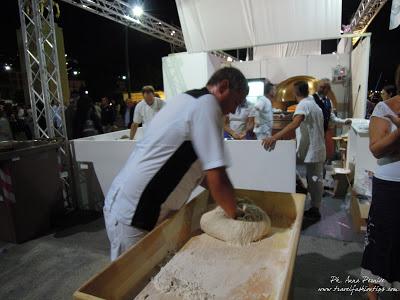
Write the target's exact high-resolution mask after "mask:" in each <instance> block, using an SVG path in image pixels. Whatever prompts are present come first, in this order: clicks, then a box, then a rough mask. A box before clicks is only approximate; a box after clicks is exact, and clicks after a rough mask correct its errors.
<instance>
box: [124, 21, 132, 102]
mask: <svg viewBox="0 0 400 300" xmlns="http://www.w3.org/2000/svg"><path fill="white" fill-rule="evenodd" d="M128 30H129V28H128V26H125V67H126V80H127V81H128V86H127V88H128V98H129V99H130V98H131V91H132V89H131V72H130V68H129V40H128Z"/></svg>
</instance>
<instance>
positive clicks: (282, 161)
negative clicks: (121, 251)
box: [72, 130, 296, 195]
mask: <svg viewBox="0 0 400 300" xmlns="http://www.w3.org/2000/svg"><path fill="white" fill-rule="evenodd" d="M123 135H129V130H122V131H118V132H112V133H108V134H102V135H97V136H93V137H89V138H83V139H77V140H74V141H72V144H73V150H74V158H75V160H76V161H77V162H81V163H85V162H86V163H87V162H91V163H93V166H94V170H95V173H96V176H97V179H98V182H99V183H100V186H101V190H102V192H103V194H104V195H105V194H106V193H107V191H108V189H109V187H110V185H111V182H112V180H113V179H114V177H115V176H116V175H117V173H118V172H119V170H120V169H121V168H122V167H123V165H124V163H125V161H126V160H127V158H128V156H129V155H130V154H131V152H132V150H133V149H134V147H135V144H136V141H135V140H133V141H132V140H129V139H122V140H121V139H119V138H120V137H121V136H123ZM225 146H226V151H227V155H228V157H229V161H230V163H231V165H230V167H229V168H228V174H229V176H230V178H231V180H232V183H233V185H234V186H235V188H243V189H252V190H262V191H275V192H286V193H293V192H295V190H296V144H295V141H294V140H292V141H279V142H278V143H277V145H276V147H275V150H274V151H272V152H267V151H265V150H264V148H263V147H262V146H261V142H260V141H225Z"/></svg>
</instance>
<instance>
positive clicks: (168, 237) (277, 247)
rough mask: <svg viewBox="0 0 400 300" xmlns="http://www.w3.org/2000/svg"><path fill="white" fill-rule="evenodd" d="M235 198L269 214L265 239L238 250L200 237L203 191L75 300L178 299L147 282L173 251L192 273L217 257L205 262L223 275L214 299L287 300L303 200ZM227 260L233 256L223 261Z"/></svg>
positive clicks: (261, 195)
mask: <svg viewBox="0 0 400 300" xmlns="http://www.w3.org/2000/svg"><path fill="white" fill-rule="evenodd" d="M236 194H237V196H238V197H248V198H249V199H252V200H253V201H254V202H255V203H256V204H257V205H258V206H260V207H261V208H262V209H264V210H265V211H266V212H267V213H268V215H269V216H270V218H271V221H272V230H271V233H270V234H269V235H268V236H267V237H266V238H265V239H263V240H261V241H259V242H256V243H252V244H251V245H250V246H246V247H245V248H242V249H241V248H240V247H237V246H236V248H232V247H235V246H230V245H228V244H226V243H224V242H222V241H219V240H215V239H214V238H211V237H209V236H207V235H206V234H204V233H202V232H201V230H200V229H199V227H200V225H199V223H200V217H201V215H202V214H203V213H204V212H206V211H207V209H208V207H209V203H210V201H212V200H211V199H209V194H208V192H207V191H204V192H203V193H201V194H200V195H198V196H197V197H196V198H194V199H193V200H192V201H191V202H189V203H188V204H186V205H185V206H184V207H183V208H182V209H180V210H179V212H177V213H176V214H175V215H174V216H173V217H171V218H169V219H167V220H165V221H164V222H163V223H161V224H160V225H159V226H157V227H156V228H155V229H154V230H153V231H151V232H150V233H149V234H148V235H147V236H146V237H145V238H143V239H142V240H141V241H140V242H139V243H137V244H136V245H134V246H133V247H132V248H131V249H129V250H128V251H127V252H126V253H124V254H123V255H122V256H121V257H119V258H118V259H117V260H116V261H114V262H112V263H111V264H110V265H109V266H107V267H106V268H105V269H104V270H103V271H101V272H100V273H98V274H97V275H95V276H94V277H92V278H91V279H90V280H89V281H88V282H86V283H85V284H84V285H83V286H82V287H81V288H79V289H78V290H77V291H76V292H75V293H74V295H73V297H74V299H75V300H100V299H108V300H128V299H129V300H131V299H147V300H150V299H160V300H164V299H165V300H167V299H168V300H170V299H171V300H172V299H181V298H182V297H180V296H179V295H175V294H172V293H166V294H165V293H162V292H160V291H158V290H157V289H156V288H155V287H154V285H153V282H151V281H150V280H151V278H152V277H153V276H155V275H156V274H157V273H158V272H159V270H160V265H161V264H165V263H166V262H167V261H168V260H169V259H170V257H171V256H172V255H171V254H173V253H176V254H175V256H176V257H178V255H180V254H181V253H184V252H185V251H190V254H192V255H193V256H194V258H193V264H194V265H193V266H187V267H188V268H191V267H193V272H196V265H195V264H196V263H201V261H202V260H203V262H206V261H205V260H206V259H207V257H209V256H211V257H214V258H217V259H216V262H217V263H216V264H209V265H210V266H211V269H210V272H220V273H221V277H224V278H220V277H218V278H219V280H217V281H216V282H217V284H218V283H219V282H221V283H222V282H225V284H224V285H223V286H221V290H222V291H223V294H224V295H227V296H226V297H215V299H255V300H258V299H260V300H261V299H288V298H289V290H290V284H291V279H292V274H293V268H294V262H295V258H296V252H297V246H298V242H299V237H300V230H301V223H302V219H303V209H304V201H305V196H304V195H302V194H287V193H272V192H261V191H250V190H236ZM213 249H214V250H215V253H213V252H212V251H213ZM203 250H204V251H208V254H207V255H209V256H207V255H202V253H203V254H204V252H201V251H203ZM239 251H242V252H239ZM218 253H219V255H218ZM238 253H239V254H238ZM242 253H243V254H242ZM214 254H215V256H214ZM241 254H242V255H241ZM196 256H197V257H196ZM230 256H232V257H236V258H235V259H234V260H231V261H229V263H228V261H227V260H229V259H230V258H229V257H230ZM176 257H175V258H176ZM232 257H231V258H232ZM172 262H174V260H173V261H172ZM172 262H171V263H172ZM218 263H220V264H224V265H225V266H227V265H229V268H228V269H227V270H228V271H227V272H223V271H221V269H220V268H219V267H218ZM174 266H175V265H174ZM184 267H185V268H186V266H184ZM203 271H204V268H203ZM206 271H207V270H206ZM246 272H247V273H246ZM243 274H245V275H243ZM214 275H215V274H214ZM218 276H219V275H218ZM239 276H242V277H239ZM246 276H248V277H246ZM243 277H244V278H243ZM238 280H239V281H240V280H242V282H241V283H240V284H239V285H237V286H235V287H234V288H232V287H230V286H229V283H230V282H238Z"/></svg>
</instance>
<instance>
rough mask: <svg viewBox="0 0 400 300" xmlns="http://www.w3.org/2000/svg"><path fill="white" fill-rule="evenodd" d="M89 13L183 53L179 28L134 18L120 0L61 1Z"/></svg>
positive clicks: (150, 18) (221, 54)
mask: <svg viewBox="0 0 400 300" xmlns="http://www.w3.org/2000/svg"><path fill="white" fill-rule="evenodd" d="M61 1H63V2H66V3H69V4H72V5H74V6H77V7H79V8H82V9H84V10H87V11H89V12H91V13H94V14H96V15H99V16H103V17H105V18H107V19H110V20H112V21H115V22H117V23H120V24H122V25H125V26H128V27H130V28H132V29H135V30H138V31H140V32H143V33H145V34H148V35H151V36H152V37H155V38H157V39H160V40H163V41H165V42H167V43H169V44H170V45H171V50H172V52H175V51H184V50H185V40H184V38H183V33H182V30H181V29H180V28H179V27H176V26H173V25H170V24H168V23H165V22H164V21H161V20H159V19H157V18H155V17H153V16H151V15H149V14H148V13H146V12H143V13H141V14H140V15H138V16H135V15H134V14H133V12H132V8H133V7H132V5H129V4H128V3H126V2H124V1H121V0H111V1H110V0H61ZM212 53H213V54H214V55H216V56H218V57H221V58H224V59H228V57H229V58H230V59H231V60H232V61H234V60H237V59H236V57H233V56H231V55H229V54H227V53H225V52H223V51H213V52H212Z"/></svg>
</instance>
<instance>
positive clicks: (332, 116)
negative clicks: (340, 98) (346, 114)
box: [329, 101, 351, 125]
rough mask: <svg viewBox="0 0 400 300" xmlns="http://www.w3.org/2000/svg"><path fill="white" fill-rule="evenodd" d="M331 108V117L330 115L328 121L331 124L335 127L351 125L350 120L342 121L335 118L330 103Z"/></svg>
mask: <svg viewBox="0 0 400 300" xmlns="http://www.w3.org/2000/svg"><path fill="white" fill-rule="evenodd" d="M331 107H332V110H331V115H330V118H329V120H330V121H331V122H332V123H333V124H335V125H350V124H351V119H342V118H339V117H337V116H336V114H335V112H334V110H335V109H334V107H333V105H332V101H331Z"/></svg>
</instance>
